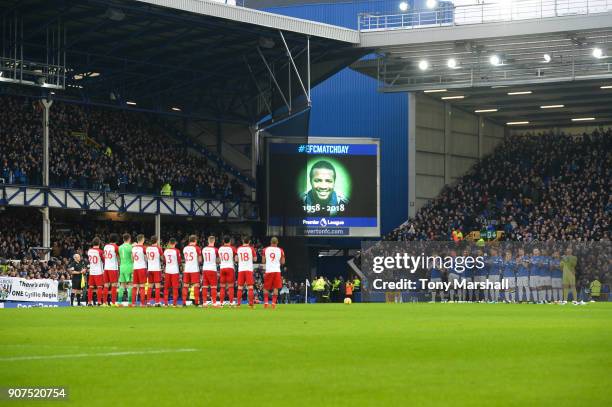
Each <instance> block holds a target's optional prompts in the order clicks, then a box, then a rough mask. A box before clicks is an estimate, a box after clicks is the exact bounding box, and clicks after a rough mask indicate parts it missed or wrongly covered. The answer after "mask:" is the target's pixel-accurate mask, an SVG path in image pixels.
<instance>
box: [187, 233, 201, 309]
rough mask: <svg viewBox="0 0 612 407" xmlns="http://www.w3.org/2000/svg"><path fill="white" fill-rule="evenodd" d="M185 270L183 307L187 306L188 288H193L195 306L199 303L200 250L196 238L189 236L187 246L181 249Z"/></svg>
mask: <svg viewBox="0 0 612 407" xmlns="http://www.w3.org/2000/svg"><path fill="white" fill-rule="evenodd" d="M183 259H184V260H185V268H184V270H183V307H186V306H187V298H189V288H190V287H191V286H193V296H194V301H195V304H196V305H198V304H199V303H200V263H201V262H202V249H200V246H198V237H197V236H196V235H191V236H189V244H188V245H187V246H185V247H184V248H183Z"/></svg>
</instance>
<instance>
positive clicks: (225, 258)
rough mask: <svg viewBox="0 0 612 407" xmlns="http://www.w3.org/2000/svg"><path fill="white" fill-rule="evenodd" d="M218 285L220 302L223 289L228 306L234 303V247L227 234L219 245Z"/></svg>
mask: <svg viewBox="0 0 612 407" xmlns="http://www.w3.org/2000/svg"><path fill="white" fill-rule="evenodd" d="M218 253H219V268H220V269H221V270H220V272H219V285H220V288H221V293H220V297H219V300H220V301H221V303H223V301H225V291H226V290H227V291H228V294H229V302H230V306H233V305H235V304H234V281H235V280H236V271H235V270H234V262H235V261H236V248H235V247H234V246H232V239H231V237H229V236H225V237H224V238H223V246H221V247H219V250H218Z"/></svg>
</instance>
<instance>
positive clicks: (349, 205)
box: [267, 137, 380, 237]
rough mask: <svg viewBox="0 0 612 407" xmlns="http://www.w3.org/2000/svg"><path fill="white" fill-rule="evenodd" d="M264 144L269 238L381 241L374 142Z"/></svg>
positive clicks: (338, 140) (377, 160)
mask: <svg viewBox="0 0 612 407" xmlns="http://www.w3.org/2000/svg"><path fill="white" fill-rule="evenodd" d="M267 141H268V142H267V181H268V183H267V185H268V189H267V190H268V199H267V201H268V233H269V234H278V235H285V236H319V237H334V236H344V237H347V236H348V237H377V236H380V213H379V207H380V205H379V202H380V198H379V197H380V194H379V184H380V183H379V179H380V178H379V169H380V158H379V151H380V150H379V142H378V140H376V139H365V138H350V139H348V138H328V137H326V138H322V137H310V138H308V143H298V142H292V141H291V140H290V139H276V138H269V139H268V140H267ZM300 141H304V140H303V139H301V140H300Z"/></svg>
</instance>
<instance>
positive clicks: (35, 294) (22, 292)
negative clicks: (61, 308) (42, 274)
mask: <svg viewBox="0 0 612 407" xmlns="http://www.w3.org/2000/svg"><path fill="white" fill-rule="evenodd" d="M0 300H2V301H42V302H57V301H58V298H57V281H56V280H43V279H41V280H26V279H25V278H17V277H0Z"/></svg>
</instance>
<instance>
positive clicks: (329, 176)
mask: <svg viewBox="0 0 612 407" xmlns="http://www.w3.org/2000/svg"><path fill="white" fill-rule="evenodd" d="M334 177H335V174H334V171H333V170H330V169H327V168H316V169H314V170H313V171H312V177H311V179H310V186H311V187H312V190H313V191H314V192H315V194H316V196H317V199H318V200H320V201H327V200H328V199H329V197H330V195H331V194H332V192H334V184H335V179H334Z"/></svg>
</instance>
